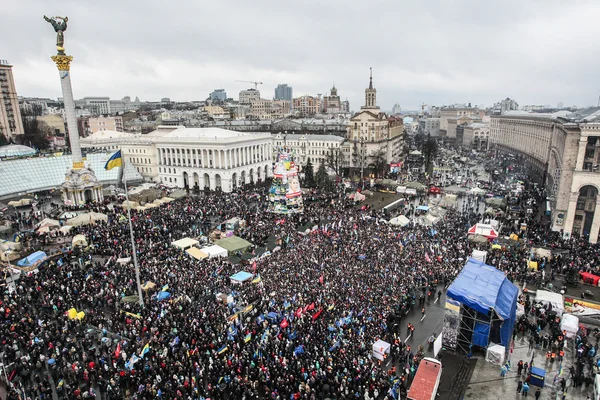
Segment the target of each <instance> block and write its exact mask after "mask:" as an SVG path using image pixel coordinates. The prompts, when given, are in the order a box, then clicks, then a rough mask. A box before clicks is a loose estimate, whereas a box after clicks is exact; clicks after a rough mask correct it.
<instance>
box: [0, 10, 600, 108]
mask: <svg viewBox="0 0 600 400" xmlns="http://www.w3.org/2000/svg"><path fill="white" fill-rule="evenodd" d="M3 8H4V9H3V14H4V15H3V16H4V24H3V25H2V28H0V29H2V36H3V37H5V38H6V37H10V38H12V40H5V41H3V42H4V43H3V45H2V54H1V57H2V58H6V59H8V60H9V61H10V62H11V63H12V64H13V65H14V73H15V79H16V85H17V90H18V91H19V93H20V94H22V95H27V96H49V97H57V96H60V84H59V81H58V78H57V72H56V69H55V67H54V66H53V63H52V61H51V60H50V59H49V56H50V55H51V54H52V53H53V48H54V33H53V31H52V28H51V27H50V26H49V25H48V24H47V23H46V22H44V21H43V19H42V15H44V14H46V15H68V16H69V28H68V30H67V33H66V41H65V45H66V48H67V52H68V53H69V54H71V55H73V56H74V58H75V60H74V63H73V66H72V74H71V76H72V79H73V90H74V92H75V96H76V97H83V96H88V95H106V96H111V97H112V98H120V97H122V96H124V95H130V96H139V97H140V98H141V99H142V100H157V99H160V98H161V97H171V98H172V99H176V100H200V99H204V98H206V97H207V95H208V93H209V92H210V91H211V90H213V89H215V88H221V87H223V88H225V89H226V90H227V92H228V94H229V95H230V96H232V97H237V93H238V91H239V90H241V89H243V88H245V87H247V85H246V84H243V83H238V82H235V80H259V81H263V82H265V84H264V85H263V86H262V87H261V91H262V93H263V97H267V98H268V97H271V96H272V94H273V88H274V87H275V86H276V85H277V84H278V83H288V84H290V85H292V86H293V87H294V92H295V94H296V95H300V94H316V93H326V92H327V91H329V88H330V87H331V85H332V82H333V81H335V83H336V86H337V87H338V89H339V94H340V95H341V96H342V97H343V98H346V97H347V98H348V99H349V100H350V102H351V106H352V107H353V108H355V109H356V108H358V107H359V106H360V105H361V104H362V103H363V90H364V88H365V87H366V85H367V84H368V71H369V67H370V66H372V67H373V69H374V83H375V86H376V87H377V89H378V100H379V103H380V105H381V107H382V108H384V109H389V108H391V106H392V105H393V104H394V103H400V104H401V105H402V106H403V108H404V109H411V108H412V109H416V108H417V107H418V105H419V104H421V102H425V103H427V104H449V103H453V102H469V101H470V102H472V103H474V104H482V103H483V104H491V103H493V102H495V101H498V100H500V99H501V98H504V97H507V96H510V97H513V98H515V99H516V100H517V101H519V103H521V104H556V103H558V102H559V101H562V102H564V103H565V104H579V105H587V104H593V103H596V99H597V97H598V92H599V83H598V82H599V80H600V72H599V71H598V69H597V68H596V66H595V57H596V55H597V54H598V53H599V52H600V43H598V41H597V40H596V38H597V37H599V36H600V24H597V23H596V19H597V16H598V15H599V13H600V3H597V2H592V1H590V2H584V1H579V2H571V3H565V2H559V1H544V0H531V1H527V2H522V1H517V0H507V1H503V2H480V1H475V0H473V1H471V0H469V1H467V0H462V1H461V0H456V1H452V2H450V1H443V0H437V1H430V2H410V3H409V2H405V1H392V0H373V1H371V2H357V1H354V0H346V1H341V0H339V1H338V0H332V1H329V2H317V1H315V0H303V1H301V2H281V1H271V0H255V1H253V2H248V1H245V0H230V1H221V2H208V1H191V0H190V1H182V0H181V1H178V0H174V1H171V2H164V1H157V0H147V1H145V2H133V1H122V0H121V1H117V0H106V1H104V2H101V3H94V2H85V1H76V0H65V1H61V2H53V3H52V5H48V4H47V2H44V1H42V0H21V1H19V2H16V1H13V2H8V3H7V4H6V5H3Z"/></svg>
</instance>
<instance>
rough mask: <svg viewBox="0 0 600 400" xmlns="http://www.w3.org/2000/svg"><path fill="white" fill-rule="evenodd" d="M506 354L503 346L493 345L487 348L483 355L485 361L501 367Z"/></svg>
mask: <svg viewBox="0 0 600 400" xmlns="http://www.w3.org/2000/svg"><path fill="white" fill-rule="evenodd" d="M505 354H506V348H504V346H502V345H499V344H495V345H493V346H490V347H488V349H487V353H486V355H485V361H487V362H491V363H492V364H496V365H502V364H504V355H505Z"/></svg>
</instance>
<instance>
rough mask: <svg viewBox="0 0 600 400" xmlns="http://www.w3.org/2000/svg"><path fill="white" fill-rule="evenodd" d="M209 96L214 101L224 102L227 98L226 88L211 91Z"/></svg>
mask: <svg viewBox="0 0 600 400" xmlns="http://www.w3.org/2000/svg"><path fill="white" fill-rule="evenodd" d="M209 97H210V99H211V101H213V102H214V101H216V102H224V101H225V100H227V93H226V92H225V89H215V90H213V91H212V92H210V95H209Z"/></svg>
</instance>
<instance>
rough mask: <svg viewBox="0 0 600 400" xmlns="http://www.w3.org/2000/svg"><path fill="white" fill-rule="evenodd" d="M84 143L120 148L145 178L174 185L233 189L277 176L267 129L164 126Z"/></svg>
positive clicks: (93, 137)
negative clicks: (240, 130)
mask: <svg viewBox="0 0 600 400" xmlns="http://www.w3.org/2000/svg"><path fill="white" fill-rule="evenodd" d="M81 142H82V147H84V148H94V149H96V150H103V151H107V152H114V151H116V150H118V149H121V150H122V152H123V156H124V157H125V160H126V161H127V163H130V164H131V165H133V166H134V167H135V169H136V170H137V172H138V173H139V174H140V175H142V176H143V177H144V180H145V181H147V182H156V183H163V184H165V185H168V186H173V187H180V188H190V189H193V188H198V189H201V190H202V189H205V188H209V189H211V190H215V189H220V190H222V191H224V192H230V191H231V190H233V189H235V188H236V187H239V186H240V185H243V184H251V183H258V182H260V181H264V180H265V179H266V178H267V177H270V176H271V175H272V171H271V168H272V160H271V155H272V144H271V143H272V140H271V134H270V133H266V132H256V133H254V132H253V133H245V132H236V131H230V130H226V129H221V128H185V127H183V126H159V127H158V128H157V129H156V130H155V131H153V132H150V133H148V134H147V135H139V134H132V133H127V132H114V131H103V132H98V133H96V134H94V135H91V136H89V137H87V138H84V139H82V140H81Z"/></svg>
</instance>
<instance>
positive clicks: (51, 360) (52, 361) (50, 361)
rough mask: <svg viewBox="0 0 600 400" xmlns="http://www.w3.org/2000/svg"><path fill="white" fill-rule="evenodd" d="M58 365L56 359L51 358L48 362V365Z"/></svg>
mask: <svg viewBox="0 0 600 400" xmlns="http://www.w3.org/2000/svg"><path fill="white" fill-rule="evenodd" d="M55 363H56V360H55V359H54V358H51V359H49V360H48V365H53V364H55Z"/></svg>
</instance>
